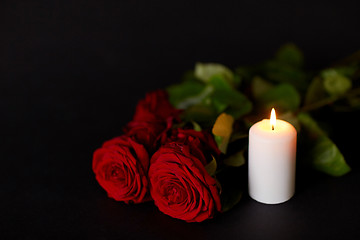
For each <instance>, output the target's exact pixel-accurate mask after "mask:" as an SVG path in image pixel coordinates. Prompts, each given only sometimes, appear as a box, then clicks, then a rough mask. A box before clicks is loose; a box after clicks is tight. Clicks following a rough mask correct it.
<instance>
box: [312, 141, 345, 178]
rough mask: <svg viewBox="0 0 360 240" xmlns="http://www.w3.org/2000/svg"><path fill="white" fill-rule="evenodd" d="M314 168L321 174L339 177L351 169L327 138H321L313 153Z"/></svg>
mask: <svg viewBox="0 0 360 240" xmlns="http://www.w3.org/2000/svg"><path fill="white" fill-rule="evenodd" d="M311 155H312V156H313V162H312V164H313V167H314V168H315V169H317V170H319V171H321V172H324V173H327V174H329V175H332V176H335V177H338V176H342V175H344V174H346V173H348V172H349V171H350V170H351V169H350V167H349V165H347V163H346V162H345V159H344V156H343V155H342V154H341V152H340V151H339V149H338V148H337V147H336V145H335V144H334V143H333V142H332V141H331V140H330V139H329V138H328V137H326V136H321V137H319V138H318V139H317V140H316V142H315V143H314V148H313V149H312V151H311Z"/></svg>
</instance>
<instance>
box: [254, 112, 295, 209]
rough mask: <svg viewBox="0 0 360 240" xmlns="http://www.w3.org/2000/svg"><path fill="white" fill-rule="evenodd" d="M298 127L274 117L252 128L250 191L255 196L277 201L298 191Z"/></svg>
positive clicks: (264, 199)
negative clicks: (296, 169) (296, 172)
mask: <svg viewBox="0 0 360 240" xmlns="http://www.w3.org/2000/svg"><path fill="white" fill-rule="evenodd" d="M295 165H296V130H295V128H294V127H293V126H292V125H291V124H290V123H288V122H286V121H283V120H276V117H275V110H274V109H272V111H271V118H270V119H264V120H262V121H260V122H257V123H255V124H254V125H253V126H252V127H251V128H250V130H249V195H250V197H251V198H253V199H254V200H256V201H258V202H261V203H266V204H277V203H282V202H285V201H287V200H289V199H290V198H291V197H292V196H293V195H294V192H295Z"/></svg>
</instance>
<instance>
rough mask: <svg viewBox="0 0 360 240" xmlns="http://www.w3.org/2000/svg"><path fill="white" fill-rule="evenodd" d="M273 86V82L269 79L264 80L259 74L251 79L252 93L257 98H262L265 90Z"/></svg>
mask: <svg viewBox="0 0 360 240" xmlns="http://www.w3.org/2000/svg"><path fill="white" fill-rule="evenodd" d="M273 87H274V85H273V84H271V83H269V82H268V81H266V80H264V79H263V78H261V77H259V76H255V77H254V78H253V79H252V81H251V90H252V95H253V96H254V98H255V99H258V98H260V96H261V95H263V94H264V93H265V92H267V91H269V90H270V89H271V88H273Z"/></svg>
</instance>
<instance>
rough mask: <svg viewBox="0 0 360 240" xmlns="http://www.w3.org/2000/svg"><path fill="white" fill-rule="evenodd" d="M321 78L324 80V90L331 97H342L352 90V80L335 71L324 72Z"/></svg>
mask: <svg viewBox="0 0 360 240" xmlns="http://www.w3.org/2000/svg"><path fill="white" fill-rule="evenodd" d="M321 76H322V77H323V79H324V88H325V90H326V91H327V92H328V93H329V94H330V96H340V95H342V94H344V93H346V92H347V91H348V90H349V89H350V88H351V85H352V84H351V80H350V79H349V78H347V77H345V76H344V75H342V74H340V73H338V72H337V71H336V70H335V69H327V70H324V71H322V73H321Z"/></svg>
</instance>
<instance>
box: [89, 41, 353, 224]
mask: <svg viewBox="0 0 360 240" xmlns="http://www.w3.org/2000/svg"><path fill="white" fill-rule="evenodd" d="M303 66H304V63H303V54H302V52H301V51H300V50H299V49H298V48H297V47H296V46H295V45H294V44H287V45H284V46H283V47H281V48H280V49H279V50H278V52H277V53H276V54H275V57H274V58H273V59H271V60H268V61H265V62H263V63H261V64H259V65H256V66H242V67H238V68H237V69H235V70H234V71H233V70H231V69H229V68H227V67H226V66H224V65H221V64H216V63H197V64H196V66H195V69H194V70H193V71H189V72H187V73H186V74H185V76H184V79H183V81H182V82H181V83H178V84H174V85H172V86H169V87H167V89H166V91H164V90H158V91H155V92H151V93H148V94H147V95H146V97H145V99H143V100H140V101H139V103H138V105H137V107H136V111H135V115H134V117H133V120H132V121H131V122H130V123H128V124H127V125H126V126H125V128H124V135H122V136H120V137H116V138H114V139H112V140H109V141H107V142H105V143H104V144H103V146H102V147H101V148H100V149H97V150H96V151H95V152H94V156H93V171H94V173H95V175H96V179H97V181H98V182H99V184H100V185H101V186H102V187H103V188H104V189H105V190H106V191H107V193H108V195H109V197H111V198H113V199H115V200H117V201H123V202H125V203H141V202H145V201H150V200H153V201H154V203H155V205H156V206H157V207H158V208H159V209H160V211H162V212H163V213H165V214H167V215H170V216H171V217H174V218H178V219H182V220H185V221H188V222H200V221H203V220H205V219H209V218H212V217H213V216H214V214H215V213H216V212H225V211H227V210H229V209H230V208H231V207H233V206H234V205H235V204H236V203H237V202H239V200H240V199H241V196H242V191H241V186H240V187H239V186H236V184H237V183H238V182H246V180H245V181H239V179H236V180H234V179H232V178H231V177H233V176H237V175H239V174H238V173H239V172H236V173H235V172H231V171H233V170H231V169H241V168H238V167H240V166H243V165H244V164H245V159H246V152H247V147H248V142H247V139H248V132H249V127H250V126H252V125H253V124H254V123H255V122H257V121H259V120H261V119H263V118H265V117H266V116H267V113H268V112H269V109H270V108H271V107H276V109H277V112H278V113H279V118H280V119H284V120H286V121H288V122H290V123H291V124H292V125H293V126H295V128H296V130H297V132H298V139H299V141H298V149H299V151H298V152H299V153H301V156H300V157H301V158H300V159H299V158H298V160H297V164H302V165H304V166H310V167H312V168H314V169H316V170H318V171H321V172H323V173H326V174H328V175H331V176H342V175H344V174H346V173H348V172H349V171H350V170H351V169H350V167H349V165H348V164H347V163H346V161H345V158H344V156H343V155H342V153H341V151H340V150H339V148H338V147H337V146H336V144H335V143H334V142H333V141H332V140H331V139H330V137H329V135H328V134H327V133H326V131H325V130H324V129H323V128H322V126H321V124H320V122H318V120H317V119H316V118H315V117H314V116H313V115H312V114H311V112H313V111H316V110H319V109H320V108H323V107H327V111H331V112H340V111H357V110H359V109H360V85H359V81H358V80H359V79H360V54H359V53H356V54H354V55H352V56H350V57H349V58H346V59H344V60H342V61H340V62H338V63H336V64H334V65H332V66H331V67H328V68H325V69H321V70H320V71H317V72H315V71H313V70H310V71H305V70H304V68H303ZM265 113H266V114H265ZM240 175H242V174H240ZM245 175H246V174H245ZM224 176H226V177H228V178H229V179H230V181H225V180H226V177H224ZM222 177H224V178H222Z"/></svg>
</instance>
